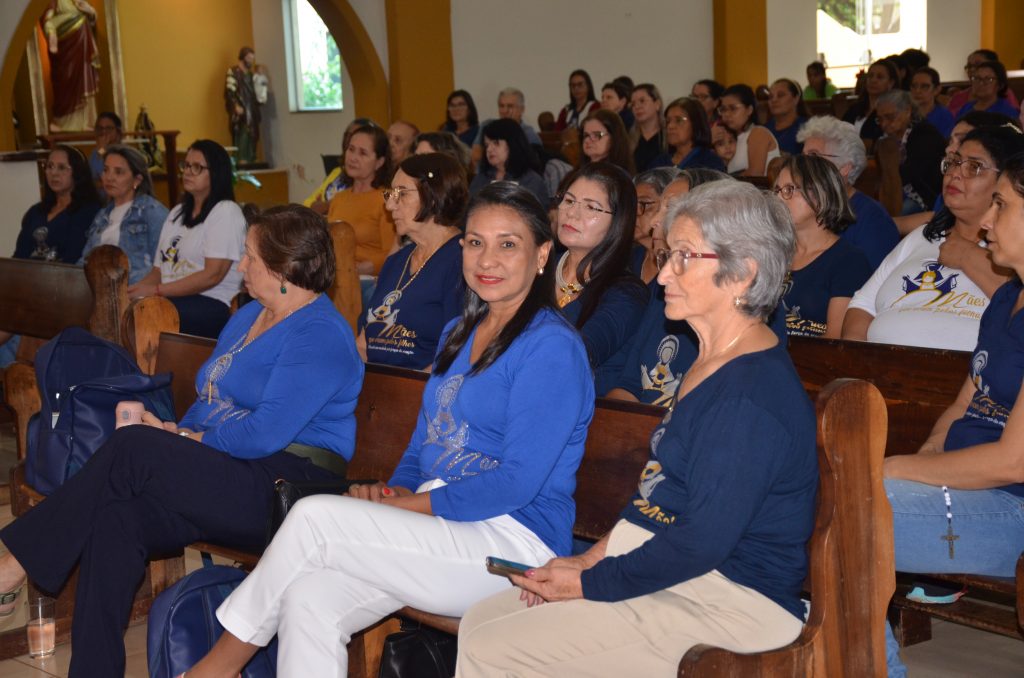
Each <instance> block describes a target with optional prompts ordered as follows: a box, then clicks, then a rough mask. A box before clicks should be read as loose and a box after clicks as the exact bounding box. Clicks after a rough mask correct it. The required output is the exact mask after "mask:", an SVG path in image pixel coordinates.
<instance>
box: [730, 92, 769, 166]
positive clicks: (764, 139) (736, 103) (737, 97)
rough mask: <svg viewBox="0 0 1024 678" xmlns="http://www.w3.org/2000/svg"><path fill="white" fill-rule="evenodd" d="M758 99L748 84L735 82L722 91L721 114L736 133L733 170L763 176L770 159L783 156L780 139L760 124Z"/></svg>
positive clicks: (732, 161) (731, 161) (731, 162)
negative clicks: (757, 108)
mask: <svg viewBox="0 0 1024 678" xmlns="http://www.w3.org/2000/svg"><path fill="white" fill-rule="evenodd" d="M756 106H757V101H755V99H754V90H752V89H750V87H749V86H748V85H732V86H731V87H728V88H727V89H726V90H725V92H723V93H722V105H721V106H719V107H718V114H719V115H720V116H722V124H723V125H725V126H726V127H728V128H729V129H731V130H732V131H733V132H735V133H736V152H735V154H734V155H733V156H732V160H730V161H729V166H728V169H729V174H742V175H743V176H753V177H763V176H765V174H767V172H768V163H769V162H771V160H772V158H777V157H779V143H778V142H777V141H776V140H775V137H774V136H773V135H772V133H771V132H769V131H768V130H767V129H765V128H764V127H762V126H761V125H758V124H757V119H756V117H755V115H754V110H755V108H756Z"/></svg>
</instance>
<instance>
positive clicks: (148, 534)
mask: <svg viewBox="0 0 1024 678" xmlns="http://www.w3.org/2000/svg"><path fill="white" fill-rule="evenodd" d="M336 477H337V476H335V475H334V474H332V473H330V472H328V471H325V470H323V469H321V468H320V467H318V466H315V465H314V464H313V463H312V462H310V461H309V460H308V459H303V458H301V457H297V456H295V455H292V454H289V453H287V452H278V453H276V454H273V455H271V456H269V457H264V458H262V459H255V460H243V459H235V458H234V457H231V456H229V455H227V454H225V453H222V452H219V451H217V450H214V449H212V448H210V447H207V446H206V445H202V444H201V443H197V442H195V441H193V440H189V439H188V438H184V437H181V436H178V435H175V434H172V433H167V432H166V431H161V430H159V429H156V428H152V427H149V426H129V427H126V428H122V429H119V430H117V431H115V432H114V435H113V436H111V438H110V440H109V441H107V443H106V444H105V445H103V447H101V448H100V449H99V450H98V451H97V452H96V454H95V455H94V456H93V457H92V459H90V460H89V462H88V463H87V464H86V465H85V466H84V467H83V468H82V470H81V471H79V473H78V474H77V475H75V476H74V477H73V478H71V479H70V480H68V482H67V483H65V484H64V485H63V486H62V487H61V488H59V489H58V490H57V491H56V492H54V493H53V494H51V495H50V496H49V497H47V498H46V500H45V501H43V502H42V503H41V504H39V505H38V506H36V507H35V508H33V509H31V510H30V511H28V512H27V513H26V514H25V515H24V516H22V517H21V518H19V519H18V520H16V521H14V522H13V523H11V524H10V525H9V526H7V527H6V528H4V529H3V530H0V541H3V543H4V545H6V546H7V548H8V549H9V550H10V551H11V553H12V554H14V557H15V558H17V559H18V562H19V563H21V566H22V567H24V568H25V570H26V572H28V576H29V577H31V579H32V580H33V581H34V582H35V583H36V585H37V586H38V587H39V588H41V589H43V590H45V591H50V592H53V593H56V592H57V591H59V590H60V588H61V587H62V586H63V585H64V582H65V581H66V580H67V578H68V575H69V574H70V573H71V570H72V569H73V568H74V566H75V565H76V564H78V565H79V566H80V569H79V575H78V589H77V592H76V596H75V612H74V619H73V621H72V627H71V668H70V672H69V676H80V677H82V678H86V677H87V678H95V677H97V676H123V675H124V669H125V651H124V630H125V627H126V626H127V624H128V616H129V614H130V612H131V605H132V601H133V599H134V597H135V592H136V590H137V589H138V587H139V584H140V583H141V581H142V579H143V576H144V575H145V568H146V561H147V559H148V558H149V557H150V555H151V554H153V555H160V554H172V553H175V552H177V551H179V550H180V549H181V548H182V547H184V546H186V545H188V544H190V543H192V542H195V541H211V542H216V543H218V544H223V545H225V546H233V547H236V548H240V549H246V550H254V551H260V550H262V548H263V545H264V540H265V538H266V528H267V521H268V520H269V517H270V504H271V496H272V491H273V486H274V481H275V480H277V479H278V478H286V479H288V480H296V481H301V480H308V481H318V482H319V481H326V480H330V479H332V478H336Z"/></svg>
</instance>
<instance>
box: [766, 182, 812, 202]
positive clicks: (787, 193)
mask: <svg viewBox="0 0 1024 678" xmlns="http://www.w3.org/2000/svg"><path fill="white" fill-rule="evenodd" d="M797 191H799V192H800V193H803V192H804V189H802V188H800V187H799V186H797V185H796V184H786V185H784V186H776V187H775V188H773V189H772V193H774V194H775V195H777V196H779V197H780V198H782V199H783V200H789V199H790V198H792V197H793V194H794V193H796V192H797Z"/></svg>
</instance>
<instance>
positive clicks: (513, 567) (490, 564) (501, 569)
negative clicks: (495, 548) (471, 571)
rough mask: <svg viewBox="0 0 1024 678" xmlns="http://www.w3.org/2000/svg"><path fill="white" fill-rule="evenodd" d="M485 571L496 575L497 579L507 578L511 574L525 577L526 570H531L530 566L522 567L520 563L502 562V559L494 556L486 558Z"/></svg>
mask: <svg viewBox="0 0 1024 678" xmlns="http://www.w3.org/2000/svg"><path fill="white" fill-rule="evenodd" d="M486 562H487V571H488V572H490V573H491V574H496V575H498V576H499V577H507V576H509V575H511V574H517V575H519V576H520V577H522V576H525V574H526V571H527V570H532V569H533V566H532V565H523V564H522V563H515V562H512V561H511V560H504V559H502V558H495V557H494V556H488V557H487V561H486Z"/></svg>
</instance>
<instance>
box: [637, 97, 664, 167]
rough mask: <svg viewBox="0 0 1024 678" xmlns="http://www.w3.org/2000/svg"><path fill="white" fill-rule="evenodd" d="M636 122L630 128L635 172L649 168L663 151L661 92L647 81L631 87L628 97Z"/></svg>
mask: <svg viewBox="0 0 1024 678" xmlns="http://www.w3.org/2000/svg"><path fill="white" fill-rule="evenodd" d="M629 101H630V104H631V106H632V108H633V117H635V118H636V123H635V124H634V125H633V129H632V130H630V136H631V141H632V144H633V165H634V166H636V171H637V172H643V171H644V170H648V169H651V163H652V162H653V161H654V159H655V158H657V157H658V156H659V155H661V154H662V153H664V152H665V129H664V127H662V115H661V106H662V99H661V92H659V91H658V88H657V87H655V86H654V85H652V84H651V83H649V82H644V83H640V84H639V85H637V86H636V87H634V88H633V93H632V94H631V95H630V97H629Z"/></svg>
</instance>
